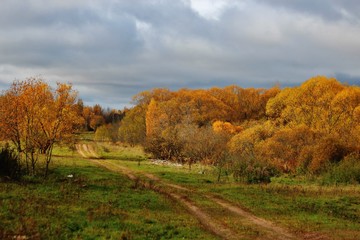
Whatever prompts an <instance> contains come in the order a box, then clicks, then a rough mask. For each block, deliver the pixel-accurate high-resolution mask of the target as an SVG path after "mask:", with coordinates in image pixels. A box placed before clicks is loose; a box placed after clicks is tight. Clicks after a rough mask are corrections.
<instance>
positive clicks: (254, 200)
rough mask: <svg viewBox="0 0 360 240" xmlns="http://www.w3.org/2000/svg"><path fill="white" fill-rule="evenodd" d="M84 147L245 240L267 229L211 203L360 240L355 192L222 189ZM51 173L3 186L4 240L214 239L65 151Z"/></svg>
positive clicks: (213, 182)
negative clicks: (180, 197)
mask: <svg viewBox="0 0 360 240" xmlns="http://www.w3.org/2000/svg"><path fill="white" fill-rule="evenodd" d="M86 141H87V142H89V143H90V144H92V145H93V146H94V149H96V152H97V153H98V154H99V156H100V157H101V160H100V161H107V162H110V163H111V164H117V165H119V166H123V167H127V168H129V169H131V170H132V171H134V172H136V173H138V174H139V176H142V174H143V173H151V174H153V175H155V176H157V177H159V178H161V179H163V181H164V182H167V183H171V184H177V185H180V186H184V187H186V188H188V189H191V190H192V191H190V192H188V193H186V194H187V198H188V199H190V200H191V201H193V202H194V203H195V204H197V205H198V206H200V207H201V208H202V209H203V210H204V211H205V212H206V213H208V214H209V215H211V216H213V217H214V218H216V219H217V220H219V221H220V222H222V224H223V225H224V226H227V227H229V228H231V229H234V230H235V231H236V232H238V233H240V234H241V235H243V236H246V237H244V239H255V238H257V239H262V236H265V235H263V234H264V232H263V229H261V228H257V227H254V226H253V225H249V223H248V222H246V221H245V220H244V219H242V218H239V217H238V216H236V215H234V214H232V213H231V212H229V211H226V210H224V209H223V208H221V207H220V206H219V205H218V204H216V203H214V202H213V201H210V200H209V199H208V198H207V197H206V196H215V197H218V198H222V199H225V200H227V201H230V202H232V203H234V204H236V205H237V206H240V207H241V208H242V209H245V210H246V211H247V212H249V213H252V214H254V215H256V216H258V217H262V218H264V219H268V220H271V221H272V222H274V223H275V224H277V225H279V226H282V227H284V228H286V229H289V230H290V231H291V232H292V233H294V234H296V235H297V236H301V237H303V238H302V239H360V187H359V186H358V185H347V186H323V185H321V184H319V183H316V182H309V181H307V180H303V179H292V178H284V177H283V178H277V179H273V181H272V183H270V184H266V185H246V184H241V183H236V182H234V181H233V180H232V178H231V177H230V176H222V181H221V182H217V170H216V169H212V168H210V167H205V166H202V165H194V166H192V168H191V170H189V168H188V166H178V165H172V164H164V165H159V164H154V162H152V161H151V160H146V156H145V154H144V153H143V151H142V149H141V148H138V147H135V148H133V147H128V146H122V145H115V144H109V143H93V142H91V139H90V138H89V139H86ZM51 169H52V173H51V175H50V178H49V179H47V180H42V179H41V178H39V179H38V178H26V179H24V180H23V181H22V182H20V183H14V182H2V183H0V239H13V237H14V236H27V237H28V238H30V239H216V237H214V236H213V235H211V234H210V233H208V232H207V231H205V230H204V229H203V227H201V225H200V224H199V222H198V220H197V219H196V218H194V217H193V216H191V215H190V214H189V213H188V212H187V211H185V210H184V207H183V206H181V204H180V205H179V204H177V203H176V202H174V201H173V200H170V199H169V198H167V197H166V196H164V195H161V194H159V193H157V192H156V191H152V190H151V189H146V188H144V187H141V185H137V184H135V183H134V182H133V181H131V180H129V179H128V178H127V177H125V176H124V175H121V174H118V173H113V172H110V171H107V170H105V169H103V168H99V167H98V166H95V165H94V164H93V163H91V162H90V161H89V160H86V159H82V158H81V157H80V156H79V155H78V154H77V152H75V151H71V150H69V149H68V148H60V147H58V148H57V149H55V152H54V161H53V163H52V165H51ZM69 175H72V176H73V177H68V176H69ZM143 178H145V176H143Z"/></svg>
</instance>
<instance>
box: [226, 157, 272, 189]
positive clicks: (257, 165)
mask: <svg viewBox="0 0 360 240" xmlns="http://www.w3.org/2000/svg"><path fill="white" fill-rule="evenodd" d="M278 174H279V172H278V170H277V169H276V168H275V167H274V166H271V165H269V164H266V163H263V162H260V161H256V160H254V161H238V163H237V166H236V167H235V169H234V173H233V176H234V179H235V180H236V181H241V182H245V183H270V181H271V178H272V177H275V176H277V175H278Z"/></svg>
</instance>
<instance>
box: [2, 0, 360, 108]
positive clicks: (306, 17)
mask: <svg viewBox="0 0 360 240" xmlns="http://www.w3.org/2000/svg"><path fill="white" fill-rule="evenodd" d="M236 2H238V3H242V4H240V5H239V6H238V5H236V4H234V3H236ZM227 4H229V5H228V7H225V8H224V9H223V10H222V12H221V14H220V15H219V17H218V18H217V19H207V18H204V17H203V16H201V14H199V13H198V12H197V11H198V10H197V11H195V10H194V9H192V8H191V6H190V5H189V2H186V1H180V0H179V1H173V0H158V1H156V0H151V1H149V0H138V1H125V0H123V1H120V0H113V1H101V0H95V1H91V2H89V1H85V0H78V1H71V0H63V1H60V0H59V1H50V2H49V1H45V0H32V1H20V0H4V1H3V2H2V7H1V8H0V88H1V89H4V84H3V83H10V82H11V81H12V80H13V79H15V78H24V76H28V75H29V74H31V75H38V74H41V75H42V76H43V77H44V78H46V79H49V81H50V82H54V81H59V80H64V81H70V82H72V83H73V85H74V88H76V89H78V90H79V92H80V96H81V97H82V98H83V99H84V100H85V103H89V104H92V103H100V104H103V105H105V106H112V107H116V108H120V107H122V106H125V105H128V104H129V102H130V100H131V96H132V95H134V94H136V93H138V92H139V91H143V90H146V89H150V88H153V87H166V88H170V89H178V88H183V87H188V88H191V87H196V88H209V87H211V86H225V85H230V84H237V85H240V86H243V87H270V86H272V85H274V84H275V83H277V82H279V83H280V84H281V85H282V86H287V85H294V84H298V83H300V82H301V81H304V80H306V79H307V78H309V77H312V76H314V75H318V74H322V75H328V76H334V75H336V76H339V78H343V79H346V78H348V79H349V77H348V76H360V69H359V68H358V62H359V61H360V26H359V24H358V23H357V22H356V18H357V17H358V13H357V11H356V9H358V8H359V6H358V5H359V4H358V3H357V2H356V1H335V0H332V1H311V2H310V1H285V0H283V1H282V0H275V1H263V0H257V1H250V0H242V1H240V0H239V1H228V3H227ZM359 10H360V9H359ZM358 12H360V11H358ZM20 13H22V14H20ZM346 14H348V15H347V17H346ZM351 16H353V18H351ZM354 17H355V18H354ZM354 19H355V20H354ZM338 73H342V74H343V75H341V74H340V75H339V74H338ZM354 79H355V80H351V79H350V80H351V81H353V82H355V83H356V79H357V78H356V77H354Z"/></svg>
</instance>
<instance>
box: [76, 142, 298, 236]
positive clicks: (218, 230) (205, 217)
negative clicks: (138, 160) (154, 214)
mask: <svg viewBox="0 0 360 240" xmlns="http://www.w3.org/2000/svg"><path fill="white" fill-rule="evenodd" d="M77 150H78V152H79V154H80V155H81V156H83V157H85V158H89V159H90V160H91V161H92V162H94V163H95V164H97V165H99V166H101V167H104V168H106V169H108V170H110V171H114V172H118V173H121V174H125V175H126V176H127V177H128V178H129V179H131V180H136V181H139V176H142V177H145V179H147V182H148V183H146V181H145V182H144V183H143V186H145V187H147V188H150V189H152V190H154V191H157V192H159V193H161V194H163V195H166V196H168V197H170V198H171V199H173V200H174V201H176V202H179V203H181V204H182V205H183V206H184V208H186V209H187V211H188V212H189V213H190V214H191V215H192V216H194V217H196V218H197V219H198V221H199V222H200V223H201V224H202V225H203V227H204V228H205V229H206V230H207V231H209V232H212V233H213V234H215V235H217V236H219V237H221V238H222V239H229V240H231V239H243V238H245V236H242V235H241V234H239V233H237V232H236V231H234V230H233V229H231V228H230V227H228V226H226V225H225V224H224V223H223V222H221V221H219V220H217V219H215V217H214V216H211V214H210V213H207V212H205V211H204V210H203V209H202V208H201V207H200V206H198V205H196V204H195V203H194V202H193V201H191V200H190V199H188V198H187V194H186V192H189V191H192V190H190V189H188V188H185V187H183V186H179V185H176V184H172V183H167V182H166V181H164V180H162V179H160V178H159V177H157V176H154V175H152V174H150V173H143V172H135V171H133V170H131V169H129V168H127V167H124V166H120V165H118V164H114V163H112V162H109V161H106V160H98V158H99V156H98V155H97V154H96V153H95V151H94V149H93V148H91V147H89V146H86V144H82V145H78V146H77ZM149 181H150V182H151V184H149ZM205 197H206V198H207V199H208V200H210V201H212V202H214V203H216V204H218V205H219V206H221V207H222V208H224V209H226V210H227V211H229V212H232V213H233V214H236V215H237V216H238V217H239V218H241V219H243V220H244V221H246V224H247V225H253V226H254V227H256V228H257V229H261V231H262V232H263V235H262V236H261V239H281V240H285V239H300V238H298V237H297V236H295V235H294V234H292V233H290V232H289V231H288V230H286V229H284V228H282V227H280V226H277V225H275V224H274V223H273V222H270V221H268V220H265V219H262V218H259V217H256V216H255V215H253V214H251V213H249V212H247V211H245V210H243V209H242V208H241V207H240V206H238V205H236V204H234V203H231V202H229V201H226V200H223V199H220V198H217V197H214V196H211V195H206V196H205ZM252 239H254V238H252ZM255 239H260V238H255Z"/></svg>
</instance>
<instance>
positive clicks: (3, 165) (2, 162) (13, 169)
mask: <svg viewBox="0 0 360 240" xmlns="http://www.w3.org/2000/svg"><path fill="white" fill-rule="evenodd" d="M21 174H22V169H21V164H20V159H19V157H18V155H17V154H16V152H15V151H14V150H13V149H11V148H10V147H9V146H8V145H6V146H5V147H3V148H2V149H1V151H0V177H5V178H10V179H14V180H17V179H19V178H20V177H21Z"/></svg>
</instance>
